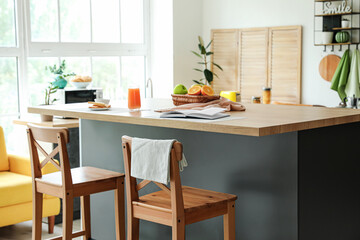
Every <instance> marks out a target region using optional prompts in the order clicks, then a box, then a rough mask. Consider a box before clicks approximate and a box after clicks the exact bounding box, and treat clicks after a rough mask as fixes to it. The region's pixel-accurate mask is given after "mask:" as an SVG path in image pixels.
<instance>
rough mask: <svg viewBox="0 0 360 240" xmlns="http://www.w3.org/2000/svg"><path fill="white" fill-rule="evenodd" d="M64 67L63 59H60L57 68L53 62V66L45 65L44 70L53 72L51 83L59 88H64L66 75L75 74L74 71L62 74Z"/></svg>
mask: <svg viewBox="0 0 360 240" xmlns="http://www.w3.org/2000/svg"><path fill="white" fill-rule="evenodd" d="M65 69H66V63H65V60H63V61H62V63H61V65H60V66H59V68H58V67H57V65H56V64H54V66H47V67H45V70H49V71H50V72H51V73H52V74H54V79H55V80H54V82H53V85H54V86H55V87H58V88H59V89H64V88H65V87H66V85H67V80H66V78H67V77H70V76H75V75H76V74H75V73H67V74H64V71H65Z"/></svg>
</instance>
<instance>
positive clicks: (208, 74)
mask: <svg viewBox="0 0 360 240" xmlns="http://www.w3.org/2000/svg"><path fill="white" fill-rule="evenodd" d="M198 40H199V43H198V48H199V50H200V53H197V52H195V51H191V52H192V53H193V54H194V55H196V56H197V57H200V58H201V59H203V61H201V62H197V63H198V64H200V65H202V66H204V68H205V70H204V71H202V70H201V69H200V68H194V70H195V71H197V72H203V73H204V76H205V79H206V81H207V82H208V83H209V84H210V83H211V82H212V81H213V80H214V76H215V77H217V78H219V76H218V75H217V74H216V73H213V72H211V71H210V70H209V69H207V68H208V63H210V62H211V60H210V61H209V60H208V59H207V57H208V56H211V55H213V54H214V53H213V52H211V51H209V52H207V49H208V48H209V47H210V46H211V44H212V43H213V40H211V41H210V42H209V43H208V45H207V46H206V47H205V46H204V40H203V38H202V37H201V36H198ZM212 64H213V65H214V66H215V67H217V68H218V69H220V70H221V71H223V69H222V67H220V65H218V64H216V63H214V62H212ZM202 80H203V79H201V80H193V81H194V82H195V83H197V84H202V85H204V83H202V82H201V81H202Z"/></svg>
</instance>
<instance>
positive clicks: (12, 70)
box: [0, 0, 150, 139]
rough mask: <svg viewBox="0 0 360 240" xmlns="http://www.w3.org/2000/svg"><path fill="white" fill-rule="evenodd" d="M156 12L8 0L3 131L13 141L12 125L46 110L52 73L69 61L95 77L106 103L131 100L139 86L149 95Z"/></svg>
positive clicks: (128, 4)
mask: <svg viewBox="0 0 360 240" xmlns="http://www.w3.org/2000/svg"><path fill="white" fill-rule="evenodd" d="M149 8H150V7H149V0H106V1H104V0H1V1H0V32H1V34H0V96H1V97H2V99H3V101H1V102H0V125H1V126H3V127H4V130H5V133H6V135H7V139H8V138H9V139H10V138H11V136H10V135H11V134H12V132H13V131H14V130H13V125H12V121H11V119H13V118H14V117H17V116H19V114H20V113H26V108H27V106H28V105H38V104H42V103H43V98H44V96H43V95H44V94H43V91H44V89H45V87H46V85H47V83H48V82H49V81H52V76H51V74H50V73H49V72H46V71H45V66H48V65H53V64H57V65H59V63H60V62H61V61H62V60H66V63H67V71H69V72H75V73H76V74H79V75H90V76H92V77H93V83H92V86H93V87H101V88H103V89H104V97H108V98H111V99H112V100H123V99H125V98H126V96H127V87H128V86H130V85H134V84H135V85H138V86H140V88H141V90H142V94H143V95H142V96H145V79H146V74H147V73H146V69H147V66H148V65H149V57H148V56H149V41H148V39H149V36H148V32H149V28H150V27H149V21H148V19H149ZM23 13H24V14H23ZM3 96H6V97H3Z"/></svg>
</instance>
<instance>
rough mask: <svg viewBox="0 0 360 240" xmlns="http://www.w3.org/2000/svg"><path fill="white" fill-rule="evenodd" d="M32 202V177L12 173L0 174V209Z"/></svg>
mask: <svg viewBox="0 0 360 240" xmlns="http://www.w3.org/2000/svg"><path fill="white" fill-rule="evenodd" d="M31 201H32V187H31V177H29V176H25V175H21V174H17V173H12V172H0V207H4V206H9V205H14V204H19V203H24V202H31Z"/></svg>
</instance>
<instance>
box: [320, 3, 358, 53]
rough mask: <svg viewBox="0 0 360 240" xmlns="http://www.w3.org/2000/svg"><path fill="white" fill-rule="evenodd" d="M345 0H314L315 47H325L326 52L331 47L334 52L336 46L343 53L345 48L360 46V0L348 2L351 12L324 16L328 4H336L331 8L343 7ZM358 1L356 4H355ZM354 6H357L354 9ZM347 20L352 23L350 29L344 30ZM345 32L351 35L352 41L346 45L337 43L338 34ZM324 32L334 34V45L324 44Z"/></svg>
mask: <svg viewBox="0 0 360 240" xmlns="http://www.w3.org/2000/svg"><path fill="white" fill-rule="evenodd" d="M343 1H344V0H314V12H315V14H314V45H315V46H323V47H324V51H326V47H328V46H330V47H331V49H332V51H334V46H339V50H340V51H342V47H343V46H348V48H349V49H350V46H351V45H355V46H356V48H358V46H359V44H360V43H359V41H360V9H358V8H359V7H358V6H359V2H360V0H347V1H346V5H347V6H349V7H350V9H351V12H348V13H334V14H322V13H323V12H324V10H325V9H327V7H328V5H327V4H326V3H329V2H334V4H332V5H331V7H336V8H337V6H339V5H341V4H342V2H343ZM355 1H356V4H354V2H355ZM354 5H355V6H357V7H355V8H354ZM344 19H347V20H349V21H350V23H349V27H346V28H343V27H342V21H343V20H344ZM341 31H345V32H348V34H349V35H350V41H349V42H346V43H337V42H336V40H335V36H336V34H337V33H338V32H341ZM323 32H333V33H334V35H333V39H332V43H328V44H323V43H321V42H323V40H322V38H323V34H324V33H323Z"/></svg>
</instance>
